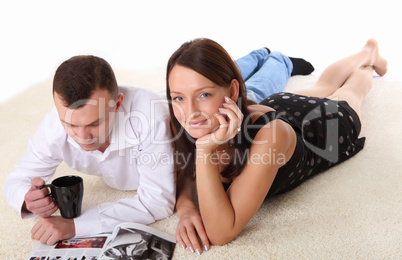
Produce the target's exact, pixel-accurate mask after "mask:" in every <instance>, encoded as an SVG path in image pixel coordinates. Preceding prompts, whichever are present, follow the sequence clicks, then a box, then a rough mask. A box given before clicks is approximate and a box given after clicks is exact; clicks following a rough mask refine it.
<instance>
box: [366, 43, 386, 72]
mask: <svg viewBox="0 0 402 260" xmlns="http://www.w3.org/2000/svg"><path fill="white" fill-rule="evenodd" d="M364 48H368V49H370V50H371V52H372V53H373V58H372V59H371V65H372V66H373V68H374V70H375V72H376V73H377V74H378V75H379V76H384V75H385V73H387V64H388V62H387V60H386V59H384V58H383V57H381V56H380V53H379V51H378V42H377V41H376V40H375V39H369V40H368V41H367V43H366V45H365V46H364Z"/></svg>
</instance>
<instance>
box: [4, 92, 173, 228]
mask: <svg viewBox="0 0 402 260" xmlns="http://www.w3.org/2000/svg"><path fill="white" fill-rule="evenodd" d="M120 92H121V93H123V94H124V99H123V104H122V106H121V108H120V110H119V111H118V112H117V114H116V118H115V125H114V128H113V130H112V132H111V135H112V138H111V144H110V145H109V147H108V148H107V149H106V150H105V151H104V152H103V153H102V152H100V151H98V150H96V151H84V150H83V149H82V148H81V147H80V146H79V145H78V144H77V143H76V142H75V141H74V140H73V139H72V138H71V137H69V136H68V135H67V133H66V131H65V129H64V128H63V126H62V125H61V122H60V120H59V116H58V114H57V110H56V109H55V108H53V109H52V110H51V111H50V112H49V113H48V114H47V115H46V116H45V118H44V119H43V121H42V122H41V124H40V126H39V128H38V129H37V131H36V132H35V134H34V135H33V136H32V137H31V139H30V140H29V144H28V149H27V153H26V155H25V156H24V157H23V158H22V159H21V160H20V161H19V163H18V164H17V165H16V167H15V170H14V171H13V172H11V173H10V175H9V176H8V179H7V181H6V182H5V185H4V191H5V195H6V199H7V201H8V202H9V204H10V205H11V206H12V207H13V208H14V209H15V210H16V211H18V212H21V216H22V218H27V217H31V216H34V215H33V214H28V213H24V212H22V211H21V209H22V205H23V202H24V196H25V194H26V193H27V192H28V190H29V189H30V187H31V181H32V180H33V179H34V178H35V177H40V178H42V179H43V180H45V181H48V180H49V179H50V178H51V177H52V176H53V175H54V173H55V171H56V168H57V166H58V165H59V164H60V163H61V162H62V161H64V162H65V163H66V164H67V165H68V166H69V167H70V168H72V169H74V170H77V171H78V172H80V173H85V174H90V175H96V176H99V177H101V178H102V179H103V180H104V181H105V183H106V184H107V185H108V186H110V187H112V188H115V189H119V190H137V194H136V195H135V196H133V197H129V198H124V199H121V200H119V201H117V202H111V203H103V204H100V205H99V206H97V207H94V208H88V209H83V212H82V214H81V216H79V217H78V218H75V219H74V224H75V231H76V236H83V235H89V234H96V233H102V232H111V231H112V230H113V228H114V226H115V225H116V224H118V223H120V222H136V223H142V224H150V223H152V222H155V221H156V220H159V219H163V218H166V217H168V216H170V215H171V214H172V213H173V209H174V204H175V196H176V194H175V192H176V189H175V184H176V183H175V175H174V173H173V165H174V161H173V151H172V147H171V142H170V128H169V122H170V118H169V113H168V109H167V103H166V99H162V98H161V97H160V96H159V95H157V94H156V93H153V92H151V91H148V90H145V89H140V88H131V87H120ZM84 190H85V182H84ZM84 198H85V197H84Z"/></svg>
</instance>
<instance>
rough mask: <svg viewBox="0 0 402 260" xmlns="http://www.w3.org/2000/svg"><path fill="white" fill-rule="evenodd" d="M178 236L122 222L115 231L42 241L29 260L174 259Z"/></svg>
mask: <svg viewBox="0 0 402 260" xmlns="http://www.w3.org/2000/svg"><path fill="white" fill-rule="evenodd" d="M175 245H176V239H175V237H174V236H172V235H169V234H167V233H164V232H161V231H159V230H156V229H154V228H151V227H148V226H145V225H141V224H137V223H122V224H119V225H117V226H116V227H115V229H114V230H113V233H112V234H99V235H94V236H86V237H80V238H78V237H77V238H71V239H67V240H61V241H59V242H58V243H56V244H55V245H52V246H49V245H44V244H41V243H40V242H38V244H37V245H36V246H35V248H34V249H33V250H32V251H31V253H30V254H29V256H28V257H27V258H26V259H27V260H84V259H85V260H98V259H102V260H109V259H110V260H112V259H113V260H115V259H130V260H131V259H161V260H162V259H163V260H168V259H172V256H173V251H174V248H175Z"/></svg>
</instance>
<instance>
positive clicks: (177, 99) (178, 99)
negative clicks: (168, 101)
mask: <svg viewBox="0 0 402 260" xmlns="http://www.w3.org/2000/svg"><path fill="white" fill-rule="evenodd" d="M182 100H183V98H182V97H174V98H173V101H182Z"/></svg>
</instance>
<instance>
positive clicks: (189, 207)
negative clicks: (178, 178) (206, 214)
mask: <svg viewBox="0 0 402 260" xmlns="http://www.w3.org/2000/svg"><path fill="white" fill-rule="evenodd" d="M183 182H184V183H183V184H182V186H181V187H179V189H178V191H177V192H178V194H177V200H176V211H177V216H178V217H179V218H181V217H182V216H183V215H184V214H186V213H188V211H194V210H197V211H198V208H197V206H196V203H195V194H196V190H195V189H196V186H195V180H191V179H189V178H186V179H185V180H184V181H183Z"/></svg>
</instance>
